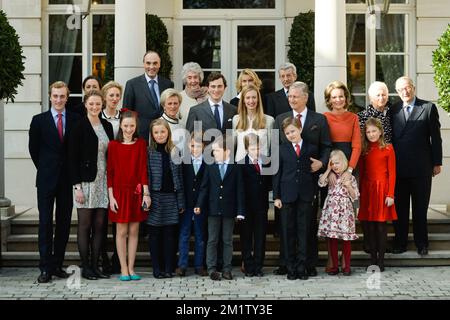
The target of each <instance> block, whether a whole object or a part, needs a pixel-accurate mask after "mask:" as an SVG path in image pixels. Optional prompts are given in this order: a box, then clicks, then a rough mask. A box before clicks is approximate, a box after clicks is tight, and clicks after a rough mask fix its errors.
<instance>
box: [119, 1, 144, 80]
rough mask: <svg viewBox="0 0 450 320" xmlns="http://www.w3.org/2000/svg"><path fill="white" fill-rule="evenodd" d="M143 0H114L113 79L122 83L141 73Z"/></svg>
mask: <svg viewBox="0 0 450 320" xmlns="http://www.w3.org/2000/svg"><path fill="white" fill-rule="evenodd" d="M145 12H146V8H145V0H133V1H130V0H116V4H115V46H114V79H115V80H116V81H117V82H119V83H120V84H122V85H125V83H126V82H127V80H129V79H131V78H133V77H135V76H137V75H140V74H143V73H144V64H143V62H142V57H143V56H144V53H145V51H146V47H145Z"/></svg>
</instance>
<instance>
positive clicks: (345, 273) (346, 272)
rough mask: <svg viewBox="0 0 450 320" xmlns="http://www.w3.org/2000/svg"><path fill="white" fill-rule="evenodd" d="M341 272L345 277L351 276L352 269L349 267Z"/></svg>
mask: <svg viewBox="0 0 450 320" xmlns="http://www.w3.org/2000/svg"><path fill="white" fill-rule="evenodd" d="M342 274H343V275H344V276H346V277H348V276H351V274H352V270H350V269H349V270H347V271H343V272H342Z"/></svg>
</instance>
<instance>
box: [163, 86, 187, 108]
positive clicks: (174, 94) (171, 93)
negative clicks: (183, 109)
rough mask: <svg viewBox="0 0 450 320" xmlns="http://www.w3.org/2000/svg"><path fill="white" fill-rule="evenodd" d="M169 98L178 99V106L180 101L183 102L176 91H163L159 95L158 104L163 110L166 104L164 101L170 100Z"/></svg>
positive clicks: (170, 89)
mask: <svg viewBox="0 0 450 320" xmlns="http://www.w3.org/2000/svg"><path fill="white" fill-rule="evenodd" d="M171 97H177V98H178V102H179V103H180V105H181V101H182V100H183V98H182V97H181V94H180V93H179V92H178V91H177V90H175V89H173V88H169V89H166V90H164V91H163V92H162V93H161V101H160V104H161V106H162V107H163V108H164V104H165V103H166V100H167V99H169V98H171Z"/></svg>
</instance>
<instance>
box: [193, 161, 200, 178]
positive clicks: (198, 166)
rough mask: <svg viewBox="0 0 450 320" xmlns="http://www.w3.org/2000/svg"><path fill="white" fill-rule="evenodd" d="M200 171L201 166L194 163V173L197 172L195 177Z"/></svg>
mask: <svg viewBox="0 0 450 320" xmlns="http://www.w3.org/2000/svg"><path fill="white" fill-rule="evenodd" d="M199 169H200V165H199V164H198V163H197V162H195V163H194V172H195V175H197V173H198V170H199Z"/></svg>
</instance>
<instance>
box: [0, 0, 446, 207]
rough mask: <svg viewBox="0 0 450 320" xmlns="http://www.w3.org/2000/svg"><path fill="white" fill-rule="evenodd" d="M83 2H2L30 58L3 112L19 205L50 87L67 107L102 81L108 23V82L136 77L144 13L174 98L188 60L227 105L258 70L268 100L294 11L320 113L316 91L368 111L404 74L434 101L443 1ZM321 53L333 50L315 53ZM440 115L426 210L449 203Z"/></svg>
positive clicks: (25, 196)
mask: <svg viewBox="0 0 450 320" xmlns="http://www.w3.org/2000/svg"><path fill="white" fill-rule="evenodd" d="M83 2H84V3H87V0H85V1H83V0H73V1H72V0H0V8H1V9H2V10H4V11H5V12H6V14H7V16H8V18H9V21H10V23H11V25H12V26H13V27H14V28H15V29H16V30H17V33H18V34H19V36H20V42H21V45H22V46H23V50H24V56H25V57H26V60H25V72H24V73H25V81H24V82H23V83H24V85H23V87H20V88H19V93H18V95H17V96H16V99H15V103H8V104H6V105H5V123H4V126H5V141H4V143H5V144H4V146H5V159H4V164H5V195H6V197H8V198H9V199H11V200H12V202H13V204H15V205H22V206H35V204H36V190H35V187H34V179H35V169H34V166H33V163H32V161H31V159H30V157H29V154H28V148H27V146H28V129H29V124H30V122H31V118H32V116H33V115H35V114H37V113H39V112H41V111H44V110H47V109H48V103H49V102H48V92H47V91H48V85H49V84H50V83H51V82H53V81H55V80H64V81H66V82H67V83H69V87H70V90H71V92H72V94H71V101H76V100H81V82H82V79H83V78H84V77H85V76H87V75H89V74H95V75H97V76H99V77H100V78H102V77H104V72H105V63H106V62H105V57H106V54H107V53H106V40H105V39H106V34H107V32H108V26H110V25H111V24H114V25H115V27H116V31H115V32H116V33H115V34H116V48H115V66H116V77H115V78H116V80H118V81H119V82H121V83H122V84H125V81H126V79H128V78H129V77H131V76H132V75H134V74H141V73H142V63H141V61H142V54H143V52H144V51H145V47H144V44H143V43H142V41H139V40H136V39H142V35H143V32H144V30H145V28H144V27H143V26H145V21H144V20H143V19H144V18H143V12H147V13H152V14H156V15H158V16H159V17H160V18H161V19H162V20H163V22H164V24H165V25H166V27H167V29H168V34H169V43H170V54H171V57H172V62H173V71H172V80H173V81H174V82H175V86H176V88H178V89H180V90H181V89H182V83H181V77H180V76H179V75H180V72H181V66H182V65H183V63H185V62H187V61H197V62H199V63H200V64H201V65H202V67H203V68H204V70H205V73H209V72H212V71H219V70H220V71H221V72H222V73H224V74H225V76H226V78H227V79H228V81H229V85H228V89H227V92H226V96H225V98H226V99H231V98H232V97H233V96H234V95H235V94H236V89H235V88H234V81H235V79H236V78H237V75H238V73H239V72H240V70H241V69H243V68H252V69H254V70H256V71H257V72H258V75H260V77H261V78H263V79H264V83H265V84H266V88H269V89H268V90H272V89H279V88H280V86H281V84H280V83H279V81H278V78H277V74H276V69H277V67H278V66H279V65H280V64H281V63H282V62H284V61H286V60H287V58H286V57H287V51H288V49H289V48H288V38H289V34H290V31H291V25H292V21H293V19H294V17H295V16H296V15H297V14H298V13H299V12H307V11H309V10H312V11H316V80H315V81H316V82H315V90H316V91H315V98H316V101H317V102H318V109H319V110H322V111H324V110H325V106H324V105H323V97H322V95H323V88H324V83H327V82H329V81H330V80H331V79H333V77H334V78H339V79H340V80H343V81H347V82H348V83H351V88H352V93H353V96H354V98H355V102H356V103H357V104H358V105H360V106H365V105H366V104H367V102H368V101H367V95H366V92H367V89H368V86H369V84H370V83H371V82H373V81H375V80H382V81H385V82H386V83H387V84H388V87H389V91H390V95H392V96H393V97H394V96H395V95H396V93H395V90H394V81H395V79H396V78H397V77H398V76H400V75H403V74H407V75H410V76H411V77H412V78H413V79H414V80H415V83H416V87H417V95H418V96H419V97H421V98H422V99H427V100H431V101H437V98H438V96H437V90H436V88H435V85H434V82H433V69H432V67H431V57H432V51H433V50H434V49H435V48H436V47H437V39H438V38H439V37H440V35H441V34H442V33H443V32H444V30H445V29H446V28H447V25H448V23H449V22H450V2H449V1H448V0H391V1H389V2H390V6H389V11H388V13H387V14H383V13H382V12H381V11H379V9H382V7H383V5H382V4H380V6H379V8H378V7H376V8H375V12H374V14H372V15H370V14H369V11H368V8H367V5H366V3H365V1H364V0H302V1H297V0H256V1H253V0H252V1H246V0H240V1H219V0H216V1H201V0H126V1H125V0H97V1H92V4H91V6H90V10H89V12H84V11H85V7H83ZM73 3H75V4H76V5H77V6H72V4H73ZM139 6H141V7H139ZM231 6H233V7H231ZM141 9H143V10H141ZM137 16H139V18H138V17H137ZM373 17H375V19H374V20H372V18H373ZM317 20H319V21H317ZM142 21H144V25H142ZM118 27H119V28H118ZM143 29H144V30H143ZM319 34H320V37H319V38H318V35H319ZM320 44H324V45H326V46H328V48H333V50H324V52H322V51H321V50H320V46H319V45H320ZM140 48H142V49H140ZM327 61H328V62H327ZM335 63H337V64H338V65H337V66H333V65H334V64H335ZM347 66H348V72H347ZM298 73H299V78H300V79H301V70H299V72H298ZM321 75H323V76H321ZM347 75H348V78H347ZM329 77H332V78H331V79H330V78H329ZM439 112H440V120H441V124H442V138H443V143H444V148H443V149H444V160H443V171H442V173H441V174H440V175H439V176H438V177H436V178H434V184H433V191H432V197H431V203H433V204H439V205H448V204H450V194H449V193H448V191H447V189H446V187H448V185H449V181H450V173H449V172H450V171H449V170H448V168H450V119H449V116H448V115H447V113H446V112H445V111H443V110H442V109H440V108H439Z"/></svg>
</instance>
